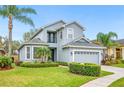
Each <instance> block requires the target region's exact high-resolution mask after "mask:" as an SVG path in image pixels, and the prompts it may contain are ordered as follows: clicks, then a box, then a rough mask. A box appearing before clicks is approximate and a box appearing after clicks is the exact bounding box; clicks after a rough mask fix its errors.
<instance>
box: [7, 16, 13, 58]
mask: <svg viewBox="0 0 124 93" xmlns="http://www.w3.org/2000/svg"><path fill="white" fill-rule="evenodd" d="M8 18H9V23H8V29H9V53H8V54H9V56H10V57H11V55H12V27H13V25H12V16H9V17H8Z"/></svg>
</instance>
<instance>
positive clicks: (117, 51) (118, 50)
mask: <svg viewBox="0 0 124 93" xmlns="http://www.w3.org/2000/svg"><path fill="white" fill-rule="evenodd" d="M108 55H109V56H112V57H113V58H114V59H124V47H114V48H110V49H108Z"/></svg>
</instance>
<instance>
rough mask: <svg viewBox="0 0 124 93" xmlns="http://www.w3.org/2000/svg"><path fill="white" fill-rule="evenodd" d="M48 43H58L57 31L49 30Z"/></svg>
mask: <svg viewBox="0 0 124 93" xmlns="http://www.w3.org/2000/svg"><path fill="white" fill-rule="evenodd" d="M47 34H48V43H57V36H56V33H55V32H48V33H47Z"/></svg>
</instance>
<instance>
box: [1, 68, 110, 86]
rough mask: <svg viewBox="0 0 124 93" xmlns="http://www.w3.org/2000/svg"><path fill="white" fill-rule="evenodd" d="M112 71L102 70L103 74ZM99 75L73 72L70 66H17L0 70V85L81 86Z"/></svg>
mask: <svg viewBox="0 0 124 93" xmlns="http://www.w3.org/2000/svg"><path fill="white" fill-rule="evenodd" d="M110 74H112V73H111V72H105V71H102V73H101V76H105V75H110ZM96 78H98V77H91V76H81V75H76V74H72V73H70V72H69V71H68V68H63V67H47V68H25V67H16V68H15V69H12V70H6V71H0V86H11V87H13V86H51V87H52V86H63V87H67V86H68V87H69V86H70V87H72V86H73V87H74V86H80V85H82V84H84V83H86V82H88V81H91V80H93V79H96Z"/></svg>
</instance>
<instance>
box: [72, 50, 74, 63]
mask: <svg viewBox="0 0 124 93" xmlns="http://www.w3.org/2000/svg"><path fill="white" fill-rule="evenodd" d="M72 61H73V62H74V51H72Z"/></svg>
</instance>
